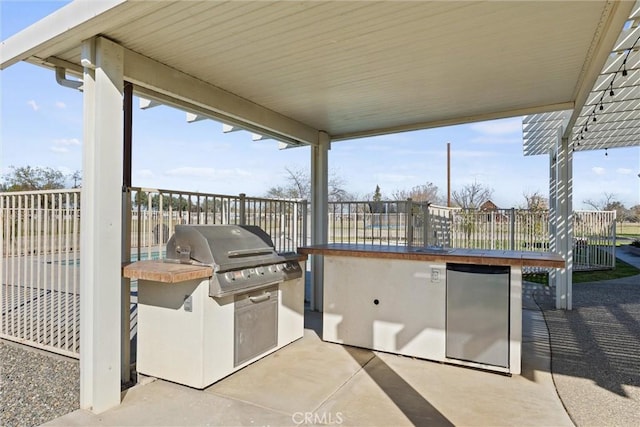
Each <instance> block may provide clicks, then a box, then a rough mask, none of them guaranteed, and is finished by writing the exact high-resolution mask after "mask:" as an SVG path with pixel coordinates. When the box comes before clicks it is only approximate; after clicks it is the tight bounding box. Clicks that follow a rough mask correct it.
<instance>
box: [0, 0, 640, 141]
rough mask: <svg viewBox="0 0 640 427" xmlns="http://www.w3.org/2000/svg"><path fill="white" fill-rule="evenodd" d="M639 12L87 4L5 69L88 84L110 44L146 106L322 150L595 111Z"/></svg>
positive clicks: (22, 46)
mask: <svg viewBox="0 0 640 427" xmlns="http://www.w3.org/2000/svg"><path fill="white" fill-rule="evenodd" d="M633 5H634V3H633V2H618V1H586V2H574V1H569V2H547V3H543V4H540V3H538V2H533V1H531V2H527V1H525V2H401V3H398V2H364V3H363V2H296V3H291V2H217V1H197V2H180V1H166V2H138V1H126V0H110V1H101V2H89V1H76V2H73V3H71V4H69V5H67V6H65V7H63V8H62V9H60V10H58V11H57V12H55V13H53V14H52V15H50V16H48V17H46V18H45V19H43V20H41V21H40V22H38V23H36V24H34V25H33V26H31V27H29V28H27V29H26V30H24V31H22V32H20V33H18V34H16V35H15V36H13V37H11V38H9V39H7V40H5V41H3V42H2V45H1V47H0V49H1V55H0V57H1V58H2V59H1V63H0V68H6V67H8V66H10V65H12V64H14V63H16V62H18V61H28V62H31V63H35V64H38V65H44V66H47V67H51V68H54V67H62V68H64V69H65V70H66V72H67V73H72V74H73V73H77V74H78V75H80V73H81V72H82V61H81V60H82V49H81V46H82V42H83V41H84V40H87V39H90V38H92V37H95V36H100V37H104V38H107V39H109V40H111V41H114V42H115V43H117V44H118V45H120V46H122V47H124V54H125V59H124V64H125V70H124V77H125V79H126V80H128V81H131V82H132V83H134V85H135V90H136V92H137V93H138V94H140V95H143V96H145V97H150V98H154V99H158V100H160V101H162V102H164V103H168V104H172V105H176V106H178V107H180V108H183V109H185V110H187V111H191V112H195V113H197V114H200V115H204V116H207V117H211V118H214V119H217V120H221V121H223V122H225V123H229V124H233V125H240V126H242V127H244V128H246V129H249V130H252V131H255V132H257V133H261V134H263V135H267V136H270V137H273V138H276V139H279V140H282V141H285V142H289V143H303V144H315V143H316V142H317V132H318V131H320V130H321V131H324V132H326V133H327V134H328V135H329V136H330V138H331V140H341V139H349V138H357V137H364V136H372V135H379V134H385V133H393V132H400V131H406V130H414V129H423V128H431V127H437V126H445V125H451V124H458V123H466V122H473V121H479V120H488V119H494V118H501V117H509V116H517V115H525V114H535V113H541V112H550V111H561V110H572V109H574V107H578V108H580V107H581V106H582V104H583V103H584V102H585V101H586V102H587V105H590V104H589V102H592V101H593V99H592V97H589V95H590V94H592V88H593V87H594V84H596V86H597V85H602V84H604V85H606V84H607V82H606V81H605V82H604V83H603V82H601V81H600V80H599V78H598V76H599V75H600V71H601V70H602V68H603V65H604V64H605V61H607V59H608V57H609V53H610V52H611V49H612V47H613V46H614V44H615V42H616V40H617V38H618V34H619V33H620V30H621V28H622V26H623V24H624V22H625V21H626V20H627V18H628V16H629V14H630V12H631V11H632V7H633ZM636 11H637V7H636ZM634 58H636V56H635V55H634ZM613 66H615V65H612V67H613ZM634 75H635V74H634ZM636 90H637V88H636ZM585 108H586V107H585ZM577 123H579V121H578V122H577ZM577 125H578V124H576V126H577Z"/></svg>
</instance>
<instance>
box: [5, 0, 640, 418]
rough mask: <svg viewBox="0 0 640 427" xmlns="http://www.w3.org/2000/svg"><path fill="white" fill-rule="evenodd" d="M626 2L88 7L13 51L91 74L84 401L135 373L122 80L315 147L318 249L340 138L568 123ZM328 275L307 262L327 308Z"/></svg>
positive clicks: (96, 399)
mask: <svg viewBox="0 0 640 427" xmlns="http://www.w3.org/2000/svg"><path fill="white" fill-rule="evenodd" d="M632 10H636V11H637V6H636V7H635V9H634V2H627V1H604V0H599V1H584V2H582V1H563V2H544V3H540V2H535V1H522V2H486V1H482V2H479V1H478V2H476V1H474V2H277V1H268V2H261V1H255V2H233V1H231V2H218V1H197V2H182V1H164V2H155V1H154V2H152V1H148V2H144V1H131V0H105V1H100V2H94V1H88V0H84V1H76V2H73V3H71V4H69V5H67V6H65V7H63V8H62V9H60V10H58V11H57V12H55V13H53V14H52V15H50V16H48V17H46V18H44V19H43V20H41V21H39V22H38V23H36V24H34V25H32V26H31V27H29V28H27V29H25V30H24V31H22V32H20V33H18V34H16V35H14V36H13V37H11V38H9V39H7V40H5V41H3V42H2V44H1V45H0V69H4V68H6V67H8V66H10V65H12V64H15V63H16V62H18V61H27V62H31V63H34V64H38V65H42V66H45V67H49V68H57V70H56V71H57V74H58V76H59V77H60V76H61V75H62V74H65V75H66V74H75V75H76V76H83V77H82V78H84V79H85V81H84V82H83V84H84V85H85V96H84V101H85V102H84V110H83V111H84V114H85V116H84V118H85V120H84V138H85V140H84V142H85V149H84V150H83V173H84V178H83V197H82V203H83V208H82V209H83V218H82V221H81V227H82V228H83V231H82V242H81V244H80V247H81V257H82V260H83V261H82V265H83V268H82V269H81V281H82V282H83V284H84V285H83V286H84V287H85V288H84V290H83V292H82V293H81V322H83V328H82V329H81V336H80V340H81V346H83V347H82V348H83V350H82V354H81V406H82V407H83V408H91V409H92V410H93V411H96V412H100V411H102V410H105V409H107V408H109V407H111V406H114V405H117V404H118V402H119V397H120V387H119V385H120V384H119V380H120V378H119V375H117V372H116V371H117V369H116V366H117V364H118V363H120V364H121V365H122V366H121V367H122V372H123V373H125V372H126V373H127V375H128V370H129V366H128V364H127V360H128V359H127V358H128V352H127V347H126V346H127V345H128V343H129V342H128V340H127V339H126V333H128V329H127V327H126V323H127V322H128V319H129V302H128V299H127V298H128V297H129V293H128V291H127V288H126V286H121V287H120V286H114V285H115V284H117V283H118V282H119V281H120V280H121V260H128V258H127V257H126V250H124V249H123V246H124V245H123V246H121V243H122V242H124V241H127V239H128V238H127V237H126V236H127V234H126V230H124V229H123V228H122V209H121V208H122V206H123V205H124V204H125V203H126V202H124V201H123V200H124V199H126V194H125V196H124V197H123V194H122V187H121V183H122V169H123V160H122V158H123V151H124V150H123V144H114V142H116V141H120V140H122V139H123V138H122V128H123V127H124V126H123V117H122V116H123V115H122V111H121V107H122V97H123V96H122V92H123V86H124V85H123V82H124V81H128V82H130V83H132V84H133V86H134V87H133V89H134V91H135V92H136V93H137V94H138V95H142V96H144V97H146V98H150V99H153V100H157V101H160V102H162V103H165V104H169V105H173V106H176V107H178V108H181V109H183V110H186V111H187V112H191V113H195V114H198V115H201V116H205V117H210V118H213V119H216V120H220V121H222V122H223V123H227V124H230V125H234V126H239V127H242V128H245V129H248V130H251V131H253V132H256V133H259V134H261V135H264V136H269V137H272V138H274V139H278V140H281V141H283V142H285V143H287V144H295V145H299V144H309V145H311V146H312V148H311V157H312V167H311V175H312V203H313V206H314V208H313V210H312V215H313V217H312V243H324V241H323V240H322V239H323V238H324V239H326V234H327V224H326V218H327V215H326V210H327V203H326V197H327V164H328V149H329V147H330V143H331V141H335V140H342V139H351V138H358V137H365V136H373V135H380V134H387V133H395V132H401V131H408V130H417V129H425V128H431V127H438V126H446V125H453V124H459V123H467V122H474V121H481V120H489V119H495V118H501V117H510V116H520V115H532V114H536V113H550V112H559V111H563V110H572V111H573V113H572V114H571V115H570V117H568V118H566V119H565V118H562V120H566V126H565V129H572V128H573V126H574V124H576V123H579V120H578V119H579V113H578V112H579V111H583V105H585V103H587V102H588V99H589V96H590V94H592V92H593V88H594V85H597V84H599V80H598V78H599V76H600V74H601V70H602V69H603V66H604V65H605V63H606V62H607V59H608V58H609V55H610V53H611V51H612V48H613V47H614V46H615V43H616V40H617V39H618V36H619V34H620V31H621V29H622V28H623V25H624V24H625V22H626V21H627V19H628V17H629V15H630V13H631V12H632ZM94 61H95V63H94ZM604 84H605V85H606V82H605V83H604ZM596 87H597V86H596ZM554 114H557V113H554ZM553 117H555V116H553ZM557 141H558V138H557V136H556V142H557ZM561 142H562V151H561V154H564V156H559V157H558V160H557V161H554V162H552V163H553V164H552V165H551V166H552V170H553V171H554V173H555V172H557V173H556V175H557V176H558V177H559V178H558V179H559V185H555V187H556V188H558V189H560V190H561V191H559V192H557V193H555V194H554V196H553V197H554V198H555V199H557V202H558V203H557V204H558V210H557V212H558V215H557V217H558V218H561V219H564V220H562V221H559V224H560V225H561V226H559V227H558V228H556V229H555V230H554V233H555V234H556V235H558V236H559V238H558V242H559V243H558V252H559V253H560V254H562V255H563V256H564V257H565V259H566V260H567V262H568V266H567V268H566V269H562V271H561V272H560V275H559V277H560V279H558V282H559V283H564V285H563V287H561V286H558V288H557V289H558V293H557V295H558V296H557V301H562V304H563V305H564V307H568V308H570V307H571V305H570V304H571V303H570V302H571V279H570V273H571V264H570V263H571V256H572V255H571V249H570V248H571V237H572V235H571V230H570V228H569V227H568V226H567V225H566V224H568V221H566V219H567V218H569V217H570V215H571V210H570V200H571V193H570V183H571V180H570V175H571V174H570V171H571V157H570V156H567V155H566V154H567V137H566V136H565V137H564V138H562V141H561ZM85 178H86V179H85ZM554 191H555V190H554ZM118 232H121V233H122V234H121V235H118ZM123 236H125V237H123ZM113 254H120V255H123V254H124V256H123V257H121V259H116V258H117V257H116V256H114V255H113ZM322 271H323V269H322V259H321V258H314V259H312V288H313V291H312V292H313V293H314V295H316V296H317V301H319V302H316V301H315V300H314V299H313V298H312V304H313V306H314V307H316V308H317V309H320V310H321V309H322ZM122 290H124V291H122ZM121 291H122V294H121ZM567 302H568V304H567ZM119 305H121V307H118V306H119ZM118 308H120V309H121V310H120V312H118ZM120 315H122V316H123V317H122V318H120V317H119V316H120ZM116 324H121V325H124V328H123V333H122V335H117V334H116V333H115V332H114V330H113V329H114V328H113V325H116ZM119 339H121V340H122V344H121V345H120V346H119V345H118V340H119ZM121 350H122V355H121V354H119V352H120V351H121Z"/></svg>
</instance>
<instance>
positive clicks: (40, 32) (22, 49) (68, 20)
mask: <svg viewBox="0 0 640 427" xmlns="http://www.w3.org/2000/svg"><path fill="white" fill-rule="evenodd" d="M126 2H127V0H101V1H92V0H76V1H74V2H72V3H70V4H68V5H66V6H64V7H62V8H61V9H59V10H57V11H55V12H53V13H52V14H51V15H48V16H46V17H44V18H43V19H41V20H40V21H38V22H36V23H35V24H33V25H31V26H29V27H27V28H25V29H24V30H22V31H20V32H19V33H17V34H15V35H13V36H11V37H9V38H8V39H6V40H4V41H2V42H1V43H0V58H1V59H0V70H3V69H5V68H7V67H9V66H11V65H13V64H15V63H17V62H20V61H24V60H26V59H27V58H29V57H30V56H32V55H34V54H37V53H38V52H39V51H40V50H41V49H43V48H45V47H46V46H51V45H55V46H56V49H58V50H59V51H62V50H64V48H65V47H66V48H72V47H74V46H77V45H78V42H79V41H81V40H83V39H87V38H90V37H92V36H93V35H95V34H97V33H99V32H100V28H97V27H96V25H94V24H92V23H90V22H89V21H93V20H95V19H96V17H97V16H99V15H102V14H104V13H105V12H108V11H110V10H111V9H113V8H115V7H118V6H120V5H122V4H123V3H126Z"/></svg>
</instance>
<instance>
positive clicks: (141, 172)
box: [136, 169, 154, 178]
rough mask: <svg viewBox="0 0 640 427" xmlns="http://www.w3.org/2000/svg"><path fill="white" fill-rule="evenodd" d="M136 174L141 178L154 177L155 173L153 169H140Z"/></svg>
mask: <svg viewBox="0 0 640 427" xmlns="http://www.w3.org/2000/svg"><path fill="white" fill-rule="evenodd" d="M136 175H137V176H139V177H140V178H153V176H154V174H153V171H152V170H151V169H140V170H139V171H137V172H136Z"/></svg>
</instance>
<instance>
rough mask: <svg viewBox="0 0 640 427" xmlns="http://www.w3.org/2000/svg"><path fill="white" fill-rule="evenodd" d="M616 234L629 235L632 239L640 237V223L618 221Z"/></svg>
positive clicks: (619, 235)
mask: <svg viewBox="0 0 640 427" xmlns="http://www.w3.org/2000/svg"><path fill="white" fill-rule="evenodd" d="M616 236H618V237H628V238H630V239H633V238H637V237H640V223H639V222H618V223H616Z"/></svg>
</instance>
